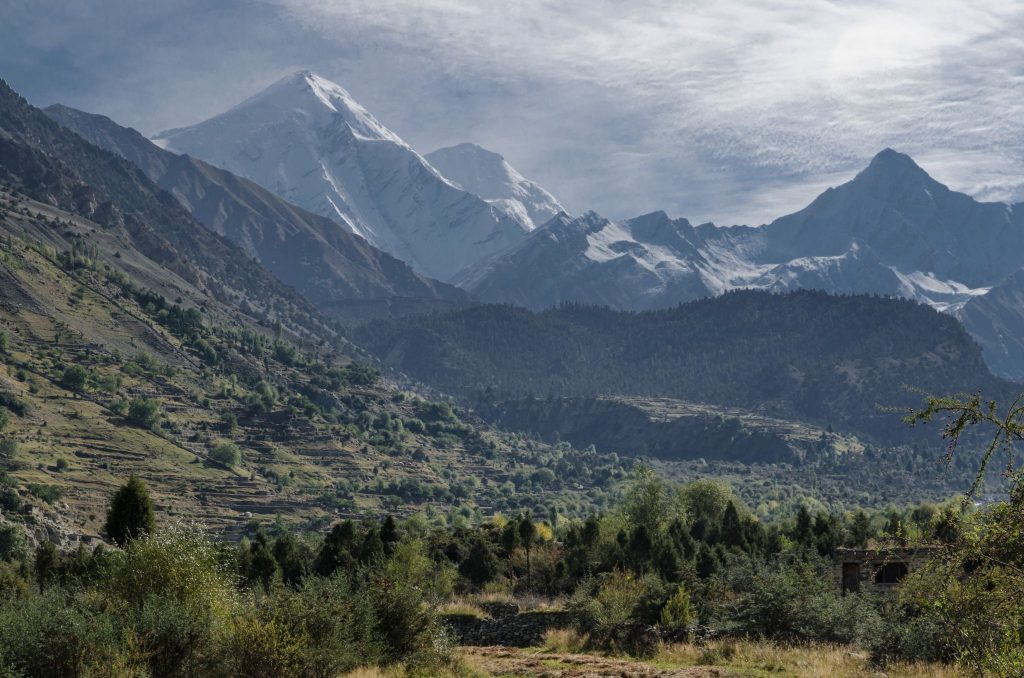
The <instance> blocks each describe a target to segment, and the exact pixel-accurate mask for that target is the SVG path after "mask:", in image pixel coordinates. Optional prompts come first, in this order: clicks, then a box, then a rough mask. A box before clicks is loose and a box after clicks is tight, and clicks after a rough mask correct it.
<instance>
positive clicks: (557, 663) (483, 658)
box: [461, 647, 736, 678]
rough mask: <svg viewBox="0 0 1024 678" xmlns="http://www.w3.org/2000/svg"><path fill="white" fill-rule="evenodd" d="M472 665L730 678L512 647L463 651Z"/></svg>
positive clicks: (635, 676)
mask: <svg viewBox="0 0 1024 678" xmlns="http://www.w3.org/2000/svg"><path fill="white" fill-rule="evenodd" d="M461 651H462V654H463V656H465V657H466V658H467V660H469V662H470V663H471V664H473V665H475V666H477V667H479V668H481V669H483V670H484V671H486V672H487V673H490V674H493V675H495V676H536V677H538V678H606V677H614V678H727V677H728V676H734V675H736V674H734V673H730V672H728V671H725V670H723V669H720V668H712V667H697V668H685V669H662V668H657V667H655V666H650V665H649V664H644V663H642V662H638V661H629V660H625V659H615V658H611V657H600V656H597V655H592V654H560V653H555V652H542V651H539V650H536V649H525V650H523V649H516V648H511V647H463V648H461Z"/></svg>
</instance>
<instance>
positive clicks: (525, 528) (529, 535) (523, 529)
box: [519, 511, 537, 588]
mask: <svg viewBox="0 0 1024 678" xmlns="http://www.w3.org/2000/svg"><path fill="white" fill-rule="evenodd" d="M536 538H537V526H536V525H534V524H533V518H532V517H531V516H530V512H529V511H527V512H526V513H525V514H524V515H523V518H522V520H520V521H519V540H520V541H521V542H522V543H523V548H525V549H526V588H530V549H531V548H532V547H533V540H534V539H536Z"/></svg>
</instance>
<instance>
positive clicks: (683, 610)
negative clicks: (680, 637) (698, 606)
mask: <svg viewBox="0 0 1024 678" xmlns="http://www.w3.org/2000/svg"><path fill="white" fill-rule="evenodd" d="M695 616H696V615H695V614H694V612H693V605H692V604H691V602H690V592H689V591H687V590H686V587H685V586H683V585H682V584H680V585H679V588H677V589H676V592H675V593H674V594H673V595H672V597H671V598H669V599H668V602H666V603H665V607H663V608H661V620H660V623H661V626H662V628H664V629H667V630H672V631H675V630H679V629H685V628H686V627H687V626H689V625H690V624H692V623H693V622H694V618H695Z"/></svg>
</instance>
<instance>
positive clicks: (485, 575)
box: [459, 536, 500, 588]
mask: <svg viewBox="0 0 1024 678" xmlns="http://www.w3.org/2000/svg"><path fill="white" fill-rule="evenodd" d="M499 567H500V564H499V563H498V557H497V556H496V555H494V550H493V549H491V545H490V544H489V543H487V541H486V540H485V539H484V538H483V537H479V536H478V537H477V538H476V539H475V540H474V541H473V546H472V547H471V548H470V550H469V556H467V557H466V559H465V560H463V561H462V562H461V563H460V564H459V572H460V573H461V574H462V576H463V577H465V578H466V579H468V580H469V581H471V582H473V585H474V586H476V587H477V588H480V587H481V586H483V585H484V584H486V583H487V582H489V581H491V580H492V579H494V578H495V577H496V576H497V574H498V568H499Z"/></svg>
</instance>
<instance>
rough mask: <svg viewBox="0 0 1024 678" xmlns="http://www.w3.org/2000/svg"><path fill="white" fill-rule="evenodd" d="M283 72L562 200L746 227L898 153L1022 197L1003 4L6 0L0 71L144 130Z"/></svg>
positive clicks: (1004, 195)
mask: <svg viewBox="0 0 1024 678" xmlns="http://www.w3.org/2000/svg"><path fill="white" fill-rule="evenodd" d="M299 68H311V69H313V70H315V71H317V72H318V73H320V74H321V75H323V76H325V77H327V78H329V79H332V80H335V81H337V82H339V83H340V84H342V85H343V86H345V87H346V88H347V89H348V90H349V91H350V92H351V93H352V94H353V95H354V96H355V97H356V99H358V100H359V101H360V102H361V103H362V104H363V105H364V106H366V107H367V108H368V109H370V111H371V112H373V113H374V114H375V116H376V117H377V118H378V119H380V120H381V121H382V122H383V123H384V124H386V125H387V126H389V127H391V128H392V129H393V130H394V131H396V132H398V133H399V134H400V135H401V136H402V137H404V138H405V139H406V141H408V142H409V143H410V144H412V145H413V146H414V147H415V148H417V149H418V150H420V151H421V152H423V153H426V152H428V151H431V150H433V149H434V148H437V147H439V146H443V145H447V144H452V143H457V142H461V141H475V142H477V143H480V144H481V145H483V146H486V147H488V148H491V149H493V150H496V151H498V152H500V153H502V154H503V155H505V156H506V158H508V159H509V161H510V162H511V163H512V164H513V165H515V166H516V167H517V168H519V169H520V171H522V172H523V173H524V174H526V175H527V176H529V177H531V178H534V179H535V180H537V181H538V182H539V183H541V184H543V185H544V186H545V187H546V188H548V189H549V190H550V191H552V192H553V193H554V194H555V195H556V196H558V197H559V198H560V199H561V200H562V201H563V203H564V204H565V205H566V206H567V207H568V208H569V209H570V210H572V211H582V210H584V209H595V210H597V211H598V212H601V213H602V214H605V215H608V216H611V217H626V216H633V215H636V214H639V213H642V212H646V211H651V210H654V209H664V210H666V211H668V212H669V213H670V214H671V215H673V216H686V217H689V218H690V219H691V220H694V221H705V220H713V221H715V222H716V223H720V224H725V223H761V222H764V221H767V220H770V219H771V218H773V217H775V216H778V215H780V214H783V213H785V212H787V211H792V210H793V209H796V208H799V207H801V206H802V205H803V204H805V203H806V202H808V201H809V200H810V199H811V198H813V196H814V195H816V194H817V193H818V192H820V190H822V189H823V188H824V187H826V186H829V185H835V184H837V183H841V182H842V181H844V180H846V179H847V178H849V177H850V176H851V175H852V174H853V173H855V172H856V171H857V170H858V169H860V168H861V167H863V166H864V165H865V164H866V163H867V161H868V160H869V159H870V158H871V156H872V155H874V153H875V152H877V151H878V150H880V149H882V148H884V147H886V146H891V147H893V148H896V149H898V150H902V151H905V152H908V153H910V154H911V155H912V156H914V158H915V159H917V160H918V162H919V163H920V164H921V165H922V166H923V167H925V169H927V170H928V171H929V172H931V173H932V175H933V176H935V177H936V178H937V179H939V180H940V181H943V182H945V183H947V184H949V185H951V186H952V187H953V188H956V189H959V190H963V191H966V192H968V193H971V194H973V195H975V196H977V197H979V198H982V199H993V200H1024V2H1020V1H1019V0H974V1H973V2H961V1H952V0H901V1H895V0H890V1H886V0H857V1H855V0H717V1H716V2H707V1H706V0H701V1H699V2H698V1H694V2H690V1H689V0H633V1H632V2H621V1H620V0H573V1H568V0H563V1H561V2H554V1H551V0H517V1H516V2H497V1H495V0H227V1H221V2H209V1H203V0H162V1H161V2H158V3H139V2H136V1H135V0H130V1H129V0H102V1H101V2H96V1H95V0H5V2H4V5H3V7H2V8H0V76H2V77H4V78H5V79H7V80H8V81H9V82H11V84H12V85H13V86H14V87H15V88H16V89H18V90H19V91H21V92H22V93H23V94H25V96H26V97H28V99H29V100H30V101H31V102H33V103H35V104H37V105H47V104H50V103H54V102H58V101H59V102H62V103H66V104H68V105H71V106H75V107H78V108H83V109H86V110H90V111H94V112H100V113H104V114H106V115H109V116H111V117H112V118H114V119H115V120H117V121H118V122H121V123H123V124H127V125H131V126H133V127H136V128H138V129H139V130H141V131H143V132H145V133H151V134H152V133H155V132H158V131H160V130H162V129H166V128H169V127H177V126H182V125H187V124H191V123H195V122H198V121H200V120H203V119H205V118H207V117H209V116H211V115H213V114H216V113H219V112H221V111H223V110H224V109H226V108H228V107H229V106H231V105H233V104H235V103H237V102H238V101H240V100H241V99H243V98H245V97H246V96H248V95H250V94H252V93H254V92H255V91H257V90H258V89H260V88H261V87H262V86H264V85H266V84H269V83H270V82H272V81H273V80H275V79H277V78H278V77H281V76H282V75H284V74H286V73H288V72H291V71H294V70H296V69H299Z"/></svg>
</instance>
